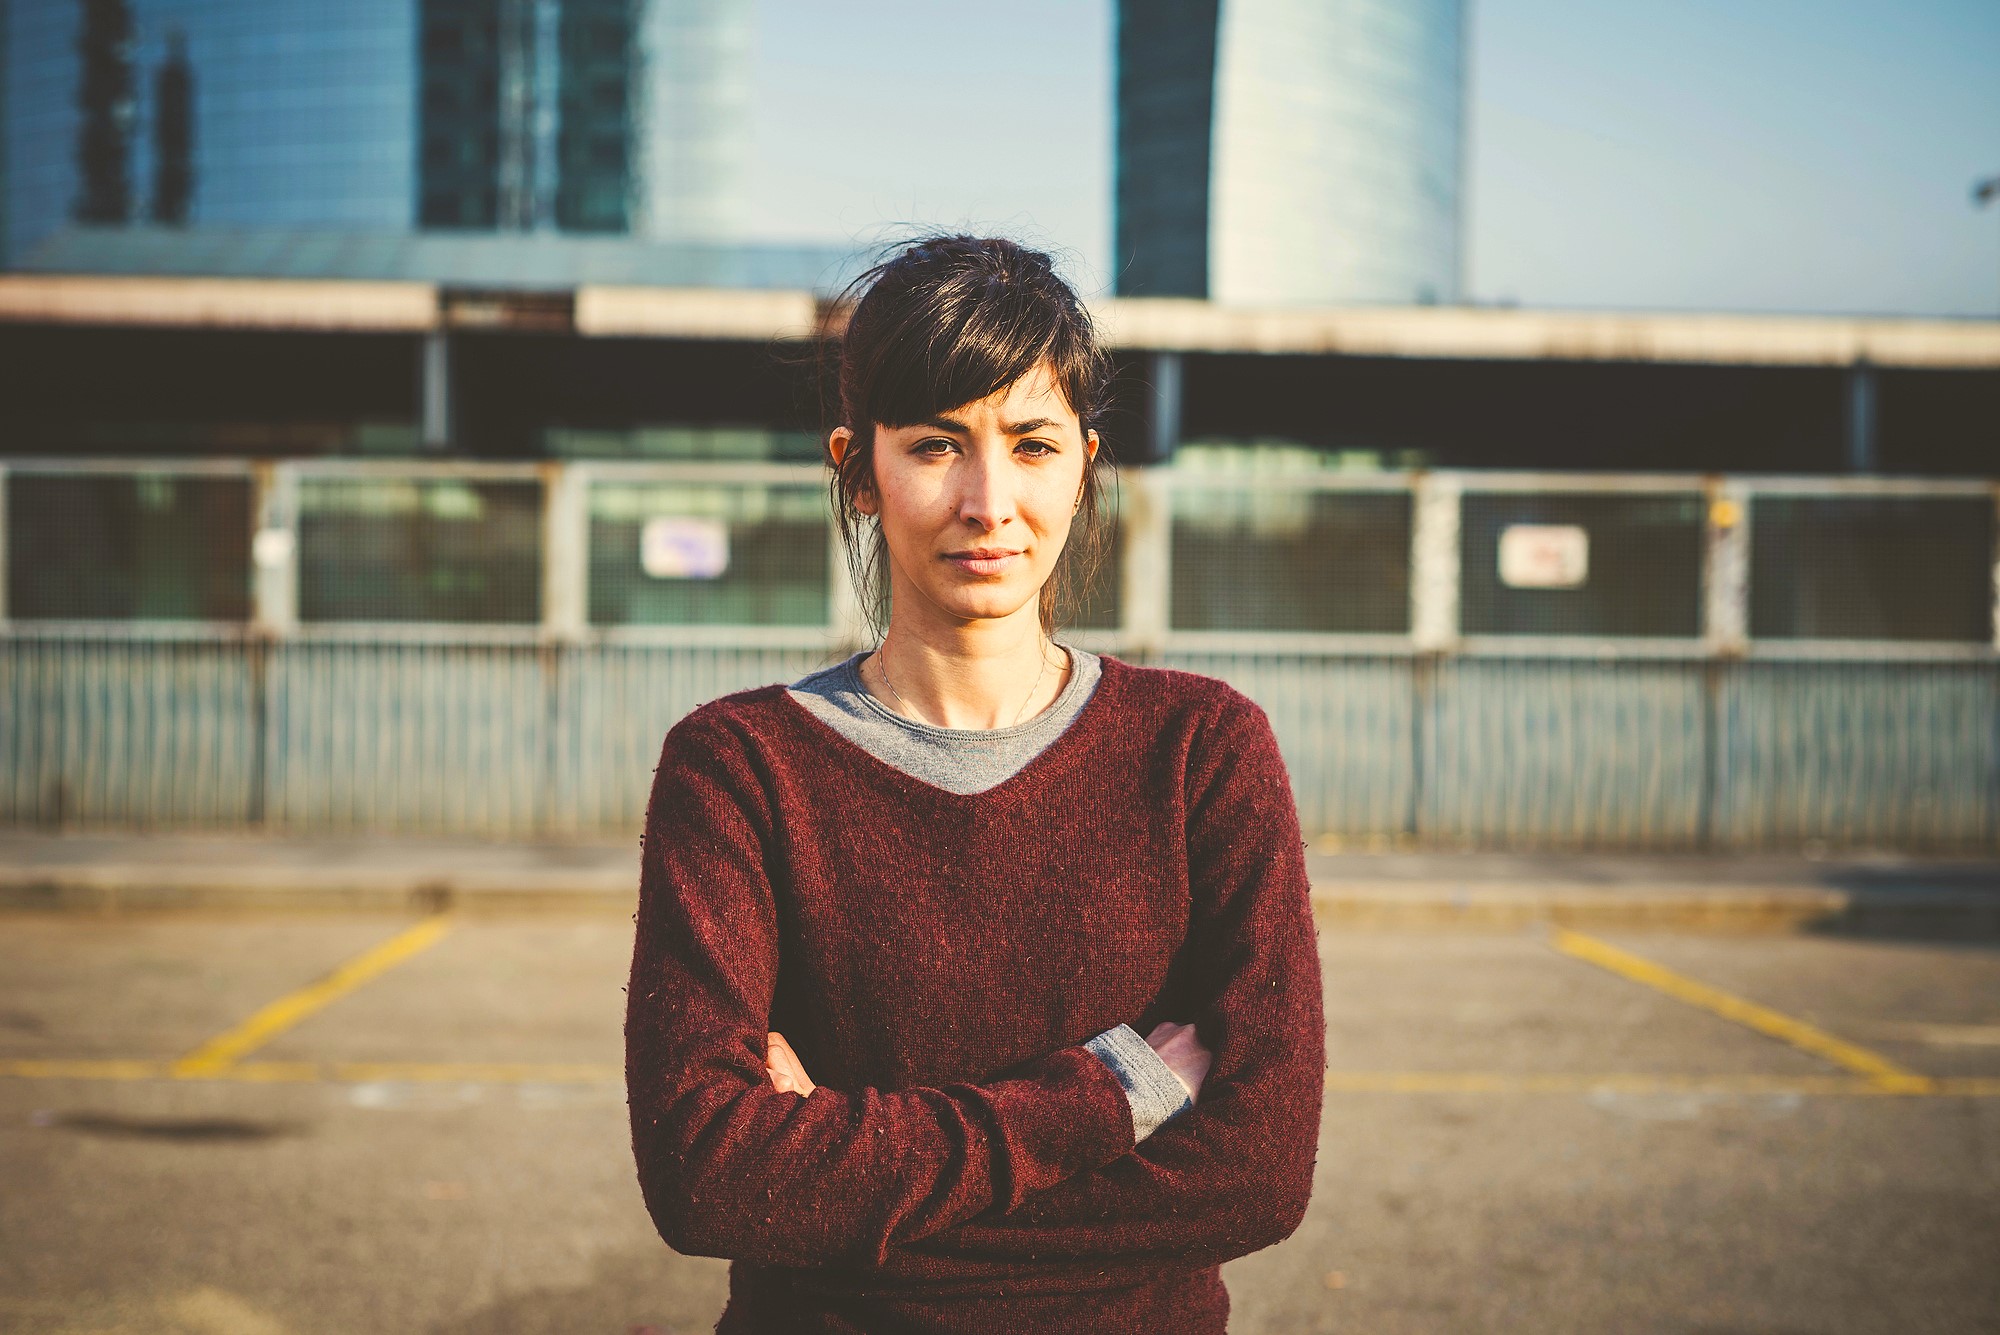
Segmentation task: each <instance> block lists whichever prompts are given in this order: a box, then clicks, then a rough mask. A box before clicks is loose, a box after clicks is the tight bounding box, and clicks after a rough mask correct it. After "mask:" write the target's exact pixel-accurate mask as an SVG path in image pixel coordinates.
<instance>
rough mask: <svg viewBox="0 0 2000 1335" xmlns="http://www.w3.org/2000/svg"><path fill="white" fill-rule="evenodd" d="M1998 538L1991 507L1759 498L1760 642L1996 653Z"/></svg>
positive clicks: (1983, 500) (1755, 608)
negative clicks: (1975, 646) (1946, 643)
mask: <svg viewBox="0 0 2000 1335" xmlns="http://www.w3.org/2000/svg"><path fill="white" fill-rule="evenodd" d="M1993 538H1994V534H1993V502H1992V501H1991V500H1990V499H1989V498H1987V497H1984V496H1879V495H1878V496H1754V497H1752V499H1751V502H1750V634H1751V637H1752V638H1765V639H1829V640H1959V641H1970V642H1973V643H1987V642H1990V641H1991V640H1992V638H1993V573H1992V572H1993V561H1994V543H1993Z"/></svg>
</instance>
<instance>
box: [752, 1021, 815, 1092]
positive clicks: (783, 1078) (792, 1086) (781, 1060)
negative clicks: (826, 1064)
mask: <svg viewBox="0 0 2000 1335" xmlns="http://www.w3.org/2000/svg"><path fill="white" fill-rule="evenodd" d="M764 1047H765V1055H764V1069H765V1070H766V1071H768V1072H769V1073H770V1076H771V1083H772V1084H773V1085H775V1086H776V1087H777V1088H779V1089H789V1090H791V1091H793V1092H794V1093H796V1094H799V1095H801V1096H803V1097H811V1095H812V1092H813V1091H814V1090H815V1089H818V1088H819V1086H818V1085H815V1084H814V1083H813V1082H812V1077H811V1076H809V1075H807V1074H806V1066H805V1063H804V1062H802V1061H800V1060H799V1054H798V1053H796V1052H793V1051H792V1045H791V1044H789V1043H787V1042H786V1041H785V1036H784V1035H783V1034H781V1033H779V1032H778V1031H777V1030H775V1029H773V1030H772V1031H771V1032H770V1034H769V1035H768V1036H767V1037H766V1038H765V1041H764Z"/></svg>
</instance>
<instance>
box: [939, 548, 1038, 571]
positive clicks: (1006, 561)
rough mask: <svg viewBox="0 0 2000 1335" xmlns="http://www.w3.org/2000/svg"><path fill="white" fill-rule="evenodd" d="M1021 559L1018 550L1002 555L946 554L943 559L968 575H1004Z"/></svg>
mask: <svg viewBox="0 0 2000 1335" xmlns="http://www.w3.org/2000/svg"><path fill="white" fill-rule="evenodd" d="M1021 559H1022V556H1021V553H1020V552H1008V553H1006V554H1005V555H1004V556H961V555H959V554H957V553H950V554H947V555H946V557H945V560H947V561H949V562H951V563H952V564H953V565H955V566H957V567H958V568H959V569H960V570H963V571H965V572H966V573H967V574H970V575H1004V574H1006V573H1007V572H1008V571H1009V570H1012V569H1013V568H1014V566H1015V565H1016V564H1017V563H1018V562H1019V561H1020V560H1021Z"/></svg>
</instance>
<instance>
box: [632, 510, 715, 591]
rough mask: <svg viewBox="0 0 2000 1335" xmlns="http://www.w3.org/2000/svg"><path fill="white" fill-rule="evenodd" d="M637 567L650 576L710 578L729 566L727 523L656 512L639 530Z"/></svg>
mask: <svg viewBox="0 0 2000 1335" xmlns="http://www.w3.org/2000/svg"><path fill="white" fill-rule="evenodd" d="M639 568H640V569H642V570H644V571H645V572H646V573H647V574H648V575H651V576H652V577H653V578H654V579H714V578H715V577H716V576H717V575H720V574H721V573H722V572H723V571H725V570H727V569H728V568H729V523H728V521H727V520H722V519H711V518H708V517H706V516H701V515H660V516H657V517H655V518H652V519H648V520H647V521H646V523H645V525H644V526H643V527H641V528H640V530H639Z"/></svg>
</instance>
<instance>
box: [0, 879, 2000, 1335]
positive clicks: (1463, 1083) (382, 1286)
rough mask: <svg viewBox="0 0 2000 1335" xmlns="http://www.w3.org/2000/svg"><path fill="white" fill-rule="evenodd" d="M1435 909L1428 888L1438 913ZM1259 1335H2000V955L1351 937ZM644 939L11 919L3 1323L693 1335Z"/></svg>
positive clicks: (1566, 930)
mask: <svg viewBox="0 0 2000 1335" xmlns="http://www.w3.org/2000/svg"><path fill="white" fill-rule="evenodd" d="M1427 883H1428V882H1427ZM1320 944H1321V956H1322V963H1323V985H1324V987H1325V995H1326V999H1327V1017H1328V1034H1327V1043H1328V1060H1329V1068H1330V1070H1329V1078H1328V1086H1329V1087H1328V1091H1327V1100H1326V1112H1325V1117H1324V1120H1323V1123H1322V1126H1321V1131H1320V1144H1319V1161H1318V1177H1317V1187H1316V1191H1315V1195H1314V1199H1313V1203H1312V1208H1311V1210H1310V1212H1309V1214H1308V1216H1307V1218H1306V1221H1305V1223H1304V1224H1303V1225H1302V1226H1301V1228H1300V1229H1299V1230H1298V1232H1297V1233H1295V1234H1294V1235H1293V1236H1292V1237H1291V1238H1289V1239H1287V1240H1286V1241H1285V1242H1283V1243H1281V1244H1280V1245H1278V1246H1276V1247H1273V1248H1270V1249H1268V1250H1266V1251H1263V1252H1260V1253H1257V1254H1255V1255H1252V1256H1249V1257H1245V1258H1243V1259H1241V1260H1238V1261H1233V1262H1231V1263H1230V1264H1229V1265H1228V1266H1227V1267H1225V1269H1224V1277H1225V1279H1226V1280H1227V1282H1228V1284H1229V1287H1230V1290H1231V1292H1232V1295H1233V1298H1232V1302H1233V1305H1234V1310H1233V1314H1232V1322H1231V1330H1232V1331H1235V1332H1239V1333H1240V1335H1277V1333H1278V1332H1299V1331H1312V1332H1317V1331H1368V1332H1405V1331H1407V1332H1419V1331H1421V1332H1435V1331H1511V1330H1519V1331H1533V1332H1558V1331H1612V1330H1616V1331H1641V1332H1644V1331H1662V1332H1665V1331H1674V1332H1725V1331H1740V1332H1750V1331H1759V1332H1788V1331H1827V1332H1848V1331H1855V1332H1860V1331H1906V1330H1923V1331H1946V1332H1953V1331H1979V1330H1992V1329H1995V1328H1996V1326H2000V1267H1996V1266H1995V1265H1994V1264H1993V1258H1994V1257H1995V1256H2000V941H1996V940H1994V939H1992V938H1982V937H1977V936H1974V937H1963V936H1957V935H1950V934H1932V935H1928V936H1927V935H1925V934H1924V933H1922V932H1916V931H1904V932H1900V933H1897V934H1869V933H1867V932H1864V931H1859V930H1855V929H1854V927H1853V924H1851V923H1849V924H1845V925H1844V926H1842V927H1841V928H1840V929H1839V930H1825V929H1814V928H1810V927H1808V928H1803V929H1798V930H1793V931H1788V932H1749V933H1726V934H1724V933H1693V932H1689V931H1685V930H1673V931H1641V930H1634V929H1617V930H1612V929H1591V930H1584V929H1579V928H1576V927H1573V926H1571V927H1565V926H1563V925H1560V924H1552V923H1546V922H1538V923H1531V924H1527V925H1523V926H1519V927H1513V928H1507V927H1494V926H1491V925H1489V926H1487V927H1485V928H1484V929H1483V930H1466V929H1464V928H1453V927H1442V928H1433V929H1431V930H1424V931H1406V930H1382V929H1376V930H1368V929H1362V928H1359V927H1356V926H1353V925H1351V924H1342V923H1329V922H1323V923H1322V926H1321V942H1320ZM630 950H631V924H630V921H629V918H627V917H626V916H625V915H624V914H618V913H600V912H586V913H574V914H564V913H553V912H548V911H537V912H534V913H532V914H529V913H522V914H507V913H498V912H493V913H467V912H462V911H459V910H456V909H447V910H445V911H443V912H430V913H424V914H418V915H411V914H407V913H363V912H354V911H347V910H339V909H332V908H328V909H323V910H321V911H318V912H314V913H311V914H298V913H277V912H262V911H245V910H235V911H213V912H182V913H117V914H103V913H77V912H52V913H40V912H14V913H10V914H6V915H4V916H0V1182H4V1183H5V1184H6V1189H5V1190H4V1191H0V1240H4V1245H0V1330H8V1331H13V1330H22V1331H37V1332H44V1331H46V1332H57V1333H59V1335H84V1333H85V1332H95V1333H99V1335H102V1333H105V1332H114V1333H115V1332H139V1331H145V1332H149V1333H152V1332H169V1333H171V1332H203V1333H210V1332H225V1333H226V1332H240V1333H242V1335H325V1333H329V1332H378V1331H414V1332H435V1333H437V1335H457V1333H459V1332H464V1333H466V1335H470V1333H471V1332H480V1333H481V1335H495V1333H499V1332H523V1333H526V1332H550V1333H553V1332H579V1331H604V1332H615V1333H616V1335H631V1333H632V1332H634V1331H646V1330H651V1331H654V1332H700V1331H706V1330H709V1329H712V1328H713V1325H714V1321H715V1318H716V1315H717V1314H718V1313H719V1311H720V1309H721V1306H722V1302H723V1295H724V1286H725V1282H726V1278H725V1277H726V1268H727V1267H726V1262H724V1261H721V1260H719V1259H716V1258H705V1257H704V1258H690V1257H682V1256H678V1255H676V1254H674V1253H673V1252H671V1251H669V1250H668V1249H667V1248H666V1247H665V1245H664V1244H663V1243H662V1242H661V1241H660V1240H659V1238H658V1237H657V1235H656V1234H655V1233H654V1231H653V1229H652V1225H651V1221H650V1220H649V1219H648V1218H647V1216H646V1214H645V1211H644V1208H643V1205H642V1203H641V1201H640V1198H639V1194H638V1188H637V1183H636V1180H635V1178H634V1174H633V1168H632V1163H631V1157H630V1144H629V1138H628V1129H627V1125H626V1120H625V1105H624V1090H623V1085H622V1070H621V1061H622V1015H623V1000H624V998H623V992H622V990H621V989H622V986H623V983H624V980H625V975H626V966H627V963H628V961H629V953H630Z"/></svg>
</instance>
